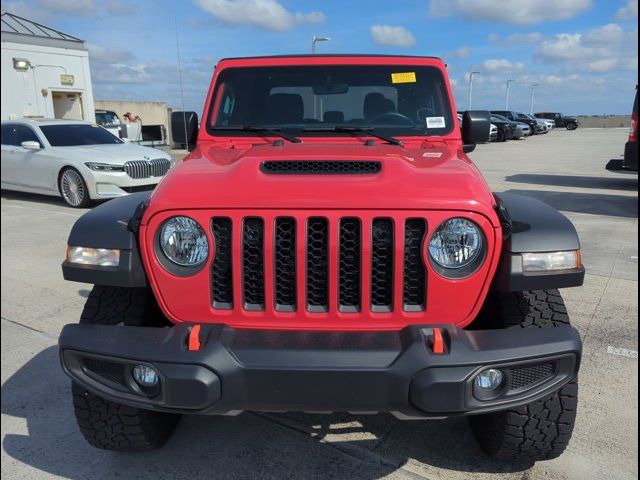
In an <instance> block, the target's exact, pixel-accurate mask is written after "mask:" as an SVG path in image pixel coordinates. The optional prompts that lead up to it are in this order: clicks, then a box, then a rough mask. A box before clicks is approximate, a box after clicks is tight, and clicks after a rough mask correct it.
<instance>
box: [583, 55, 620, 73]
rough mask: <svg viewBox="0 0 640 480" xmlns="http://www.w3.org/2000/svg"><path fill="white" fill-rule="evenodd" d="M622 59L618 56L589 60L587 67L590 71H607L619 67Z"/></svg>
mask: <svg viewBox="0 0 640 480" xmlns="http://www.w3.org/2000/svg"><path fill="white" fill-rule="evenodd" d="M619 63H620V61H619V60H618V59H617V58H603V59H601V60H596V61H594V62H588V63H587V64H586V69H587V70H588V71H589V72H595V73H607V72H612V71H613V70H617V69H618V64H619Z"/></svg>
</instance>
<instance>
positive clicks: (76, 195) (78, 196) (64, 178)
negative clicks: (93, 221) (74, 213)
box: [58, 167, 90, 208]
mask: <svg viewBox="0 0 640 480" xmlns="http://www.w3.org/2000/svg"><path fill="white" fill-rule="evenodd" d="M58 182H59V187H60V194H61V195H62V198H63V199H64V201H65V202H66V203H67V205H69V206H70V207H73V208H86V207H88V206H89V202H90V199H89V190H88V189H87V184H86V182H85V181H84V179H83V178H82V175H80V172H78V171H77V170H76V169H75V168H71V167H68V168H65V169H64V170H63V171H62V173H61V174H60V179H59V181H58Z"/></svg>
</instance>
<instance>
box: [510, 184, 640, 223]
mask: <svg viewBox="0 0 640 480" xmlns="http://www.w3.org/2000/svg"><path fill="white" fill-rule="evenodd" d="M504 193H517V194H519V195H525V196H527V197H533V198H537V199H538V200H542V201H543V202H545V203H548V204H549V205H552V206H553V207H555V208H556V209H558V210H562V211H565V212H576V213H590V214H592V215H608V216H612V217H625V218H638V197H637V196H631V195H629V196H626V195H603V194H597V193H576V192H555V191H547V190H505V192H504Z"/></svg>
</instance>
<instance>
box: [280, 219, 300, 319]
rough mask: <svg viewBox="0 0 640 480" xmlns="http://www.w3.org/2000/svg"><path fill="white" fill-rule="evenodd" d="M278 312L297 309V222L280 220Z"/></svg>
mask: <svg viewBox="0 0 640 480" xmlns="http://www.w3.org/2000/svg"><path fill="white" fill-rule="evenodd" d="M275 282H276V283H275V303H276V310H280V311H284V312H293V311H295V309H296V221H295V220H294V219H293V218H278V219H277V220H276V225H275Z"/></svg>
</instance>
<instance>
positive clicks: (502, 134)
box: [491, 115, 522, 142]
mask: <svg viewBox="0 0 640 480" xmlns="http://www.w3.org/2000/svg"><path fill="white" fill-rule="evenodd" d="M491 123H493V124H494V125H495V126H496V127H498V138H497V139H496V141H498V142H506V141H507V140H512V139H514V138H520V137H521V136H522V134H521V133H520V131H519V130H518V124H517V123H516V122H513V121H511V120H509V119H508V118H505V117H503V116H501V115H491Z"/></svg>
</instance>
